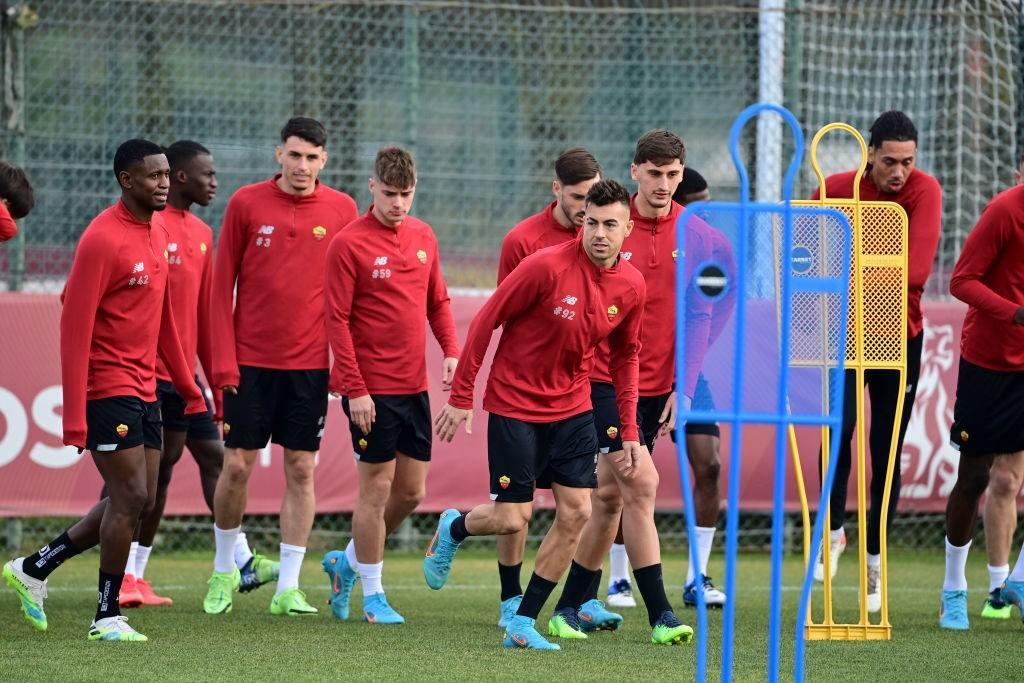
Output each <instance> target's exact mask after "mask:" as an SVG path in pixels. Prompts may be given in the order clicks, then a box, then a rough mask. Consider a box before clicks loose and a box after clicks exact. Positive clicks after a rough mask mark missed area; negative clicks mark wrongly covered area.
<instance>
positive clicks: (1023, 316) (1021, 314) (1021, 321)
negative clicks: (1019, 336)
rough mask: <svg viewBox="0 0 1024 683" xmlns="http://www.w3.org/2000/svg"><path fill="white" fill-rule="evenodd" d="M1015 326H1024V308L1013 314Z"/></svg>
mask: <svg viewBox="0 0 1024 683" xmlns="http://www.w3.org/2000/svg"><path fill="white" fill-rule="evenodd" d="M1013 324H1014V325H1024V306H1021V307H1020V308H1018V309H1017V311H1016V312H1015V313H1014V314H1013Z"/></svg>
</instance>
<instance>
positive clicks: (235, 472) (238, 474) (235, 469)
mask: <svg viewBox="0 0 1024 683" xmlns="http://www.w3.org/2000/svg"><path fill="white" fill-rule="evenodd" d="M252 467H253V463H251V462H247V461H246V460H245V459H244V458H242V457H239V456H236V457H233V458H225V459H224V467H223V469H222V470H221V478H226V479H227V480H228V481H229V482H230V483H231V484H233V485H239V484H241V485H244V484H246V483H247V482H248V481H249V474H250V473H251V472H252Z"/></svg>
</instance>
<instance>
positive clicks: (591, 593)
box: [580, 569, 602, 605]
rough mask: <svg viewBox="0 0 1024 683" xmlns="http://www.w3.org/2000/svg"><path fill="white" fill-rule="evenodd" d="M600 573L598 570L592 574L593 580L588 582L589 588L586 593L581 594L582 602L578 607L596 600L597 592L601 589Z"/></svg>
mask: <svg viewBox="0 0 1024 683" xmlns="http://www.w3.org/2000/svg"><path fill="white" fill-rule="evenodd" d="M601 571H602V570H600V569H598V570H597V571H596V572H594V580H593V581H591V582H590V587H589V588H588V589H587V592H586V593H584V594H583V600H582V602H580V605H583V604H584V603H587V602H590V601H591V600H597V591H599V590H600V589H601Z"/></svg>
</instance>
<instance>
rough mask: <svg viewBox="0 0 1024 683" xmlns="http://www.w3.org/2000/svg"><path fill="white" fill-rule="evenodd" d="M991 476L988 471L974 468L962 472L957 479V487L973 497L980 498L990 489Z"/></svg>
mask: <svg viewBox="0 0 1024 683" xmlns="http://www.w3.org/2000/svg"><path fill="white" fill-rule="evenodd" d="M988 483H989V474H988V470H987V469H981V468H974V469H972V470H969V471H966V472H965V471H963V470H961V471H960V473H959V474H958V475H957V478H956V486H957V488H959V489H960V490H962V491H964V492H965V493H967V494H969V495H972V496H980V495H981V494H982V493H984V492H985V489H986V488H988Z"/></svg>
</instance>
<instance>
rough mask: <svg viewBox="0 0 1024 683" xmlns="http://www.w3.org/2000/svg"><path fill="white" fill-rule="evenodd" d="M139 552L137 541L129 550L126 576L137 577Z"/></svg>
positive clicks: (133, 542) (125, 570)
mask: <svg viewBox="0 0 1024 683" xmlns="http://www.w3.org/2000/svg"><path fill="white" fill-rule="evenodd" d="M138 551H139V544H138V542H136V541H132V545H131V547H130V548H129V549H128V562H127V563H126V564H125V567H124V575H125V576H135V558H136V557H137V554H138Z"/></svg>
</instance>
